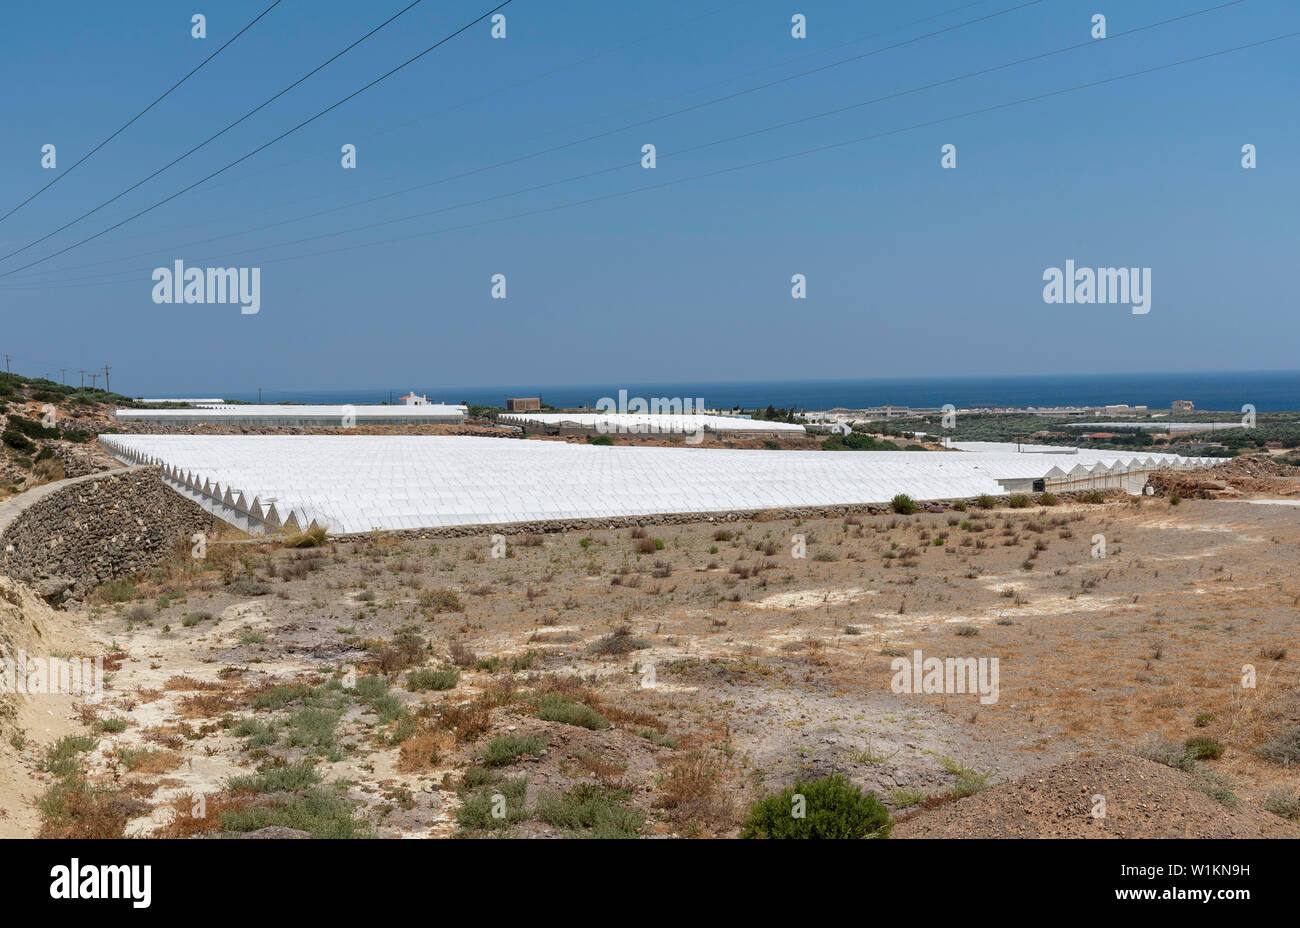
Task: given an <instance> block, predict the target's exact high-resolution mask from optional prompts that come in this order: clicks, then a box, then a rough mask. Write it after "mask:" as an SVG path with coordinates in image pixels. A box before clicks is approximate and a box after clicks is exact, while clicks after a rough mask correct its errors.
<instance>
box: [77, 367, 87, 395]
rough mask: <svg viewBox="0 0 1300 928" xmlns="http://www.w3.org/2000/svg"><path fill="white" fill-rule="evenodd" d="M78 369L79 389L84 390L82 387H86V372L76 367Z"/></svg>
mask: <svg viewBox="0 0 1300 928" xmlns="http://www.w3.org/2000/svg"><path fill="white" fill-rule="evenodd" d="M78 370H79V372H80V374H81V389H83V390H84V389H86V372H85V371H83V370H80V368H78Z"/></svg>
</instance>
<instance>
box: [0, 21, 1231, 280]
mask: <svg viewBox="0 0 1300 928" xmlns="http://www.w3.org/2000/svg"><path fill="white" fill-rule="evenodd" d="M417 2H418V0H417ZM510 2H511V0H506V2H505V3H502V4H501V6H500V7H497V8H496V9H501V7H504V6H506V4H508V3H510ZM1043 2H1044V0H1025V2H1021V3H1018V4H1016V5H1014V6H1010V7H1005V8H1003V9H1001V10H997V11H995V12H993V13H988V14H985V15H983V16H979V17H976V18H975V19H969V20H966V21H965V22H961V23H957V24H955V25H952V26H945V27H944V28H942V29H936V30H933V31H931V32H927V33H925V34H923V35H919V36H913V37H912V38H909V39H904V40H902V41H899V42H895V43H893V44H892V45H885V46H882V47H880V48H876V49H872V50H870V51H867V52H863V53H861V54H858V55H853V56H851V57H848V58H842V59H840V60H838V61H833V62H830V63H829V64H824V65H820V66H818V67H816V68H812V69H810V70H806V71H801V72H798V73H796V74H790V75H787V76H785V77H782V78H779V79H777V80H774V81H769V82H767V83H764V84H759V85H758V86H756V87H750V88H746V89H744V90H740V91H736V92H734V93H730V94H726V95H724V96H721V97H716V98H714V99H712V100H706V101H703V102H701V103H696V104H693V105H691V106H688V107H685V108H683V109H679V110H676V111H674V112H671V113H665V114H663V115H660V116H655V117H652V118H650V119H645V120H639V121H637V122H634V123H629V124H627V125H623V126H619V127H617V128H615V129H610V130H607V131H605V132H600V133H597V134H595V135H589V136H587V137H585V138H581V139H577V140H575V141H571V142H566V143H564V144H562V145H556V146H552V147H550V148H545V149H542V150H540V151H536V152H532V153H530V154H527V155H520V156H518V157H516V158H510V159H507V160H505V161H499V162H496V163H494V164H490V165H486V166H484V167H479V168H475V169H474V170H472V171H464V172H462V173H460V174H455V175H452V176H450V177H445V178H443V179H441V180H437V181H432V182H430V183H426V184H420V185H417V186H415V187H410V188H406V189H404V190H399V191H396V192H394V193H390V194H384V195H382V196H379V197H374V198H371V199H369V200H362V201H359V202H358V203H355V204H351V205H364V204H366V203H370V202H375V201H377V200H382V199H386V198H389V197H392V196H397V195H400V194H403V193H411V192H414V191H416V190H422V189H426V188H428V187H433V186H436V185H438V184H443V183H449V182H450V181H454V180H461V179H463V178H466V177H470V176H473V175H475V174H481V173H483V172H485V171H491V170H495V169H497V168H500V167H508V166H509V165H512V164H518V163H520V162H522V161H528V160H531V159H533V158H538V157H541V156H542V155H547V154H552V153H554V152H557V151H562V150H564V149H566V148H572V147H574V146H576V145H581V144H584V143H586V142H591V141H596V140H598V139H602V138H605V137H607V136H610V135H615V134H617V133H619V132H625V131H627V130H628V129H634V128H638V127H640V126H645V125H649V124H651V123H655V122H659V121H661V120H664V119H670V118H672V117H674V116H680V115H682V114H684V113H690V112H694V111H696V110H699V109H703V108H704V107H707V106H713V105H715V104H718V103H724V102H727V101H730V100H734V99H736V98H738V97H741V96H746V95H748V94H751V93H756V92H758V91H760V90H766V89H768V88H770V87H775V86H777V85H780V84H784V83H787V82H789V81H792V80H796V79H798V78H801V77H807V76H809V75H811V74H817V73H820V72H822V71H826V70H829V69H831V68H837V67H840V66H842V65H845V64H850V63H852V62H855V61H861V60H862V59H864V58H870V57H872V56H874V55H879V54H882V53H884V52H887V51H893V50H896V49H899V48H904V47H906V46H908V45H914V44H916V43H917V42H921V41H924V40H925V39H930V38H934V37H936V36H940V35H944V34H946V33H949V32H954V31H957V30H959V29H964V28H966V27H968V26H973V25H977V24H979V23H984V22H988V21H989V20H992V19H996V18H998V17H1000V16H1005V15H1007V14H1010V13H1015V12H1018V11H1020V10H1023V9H1026V8H1028V7H1031V6H1037V5H1038V4H1040V3H1043ZM1235 2H1244V0H1235ZM494 12H496V10H490V11H489V12H488V13H485V14H484V15H483V16H481V17H479V20H476V21H475V22H478V21H480V20H482V19H484V18H486V17H487V16H490V15H491V14H492V13H494ZM399 15H400V14H399ZM929 18H933V17H929ZM473 25H474V23H470V24H469V25H468V26H466V27H465V29H468V28H470V26H473ZM461 31H462V32H463V31H464V29H462V30H461ZM456 34H458V33H456ZM454 35H455V34H453V36H452V37H454ZM449 38H451V37H449ZM443 41H446V40H445V39H444V40H443ZM434 47H436V46H434ZM431 50H432V49H426V50H425V51H424V52H421V53H420V55H417V56H416V58H419V57H421V56H422V55H424V54H427V52H428V51H431ZM414 60H415V59H411V61H414ZM410 63H411V62H410V61H408V62H406V64H410ZM406 64H403V65H401V66H400V67H399V68H397V69H395V70H400V69H401V67H405V66H406ZM389 73H390V74H391V73H394V72H389ZM387 76H388V75H384V77H387ZM384 77H380V78H379V79H378V80H383V79H384ZM378 80H377V81H375V82H373V83H378ZM369 86H373V84H372V85H367V87H363V88H362V89H361V90H359V91H357V93H361V92H362V91H364V90H366V89H367V88H368V87H369ZM352 96H356V94H353V95H352ZM347 99H350V97H348V98H344V100H342V101H339V102H340V103H342V102H346V100H347ZM338 105H339V103H336V104H334V106H331V107H329V108H327V109H325V110H322V111H321V112H320V113H317V114H316V116H313V117H311V118H310V119H308V120H306V122H303V123H300V124H299V125H298V126H295V127H294V128H293V129H290V130H289V132H287V133H285V135H289V134H291V133H292V132H296V131H297V130H298V129H300V128H302V127H303V126H305V125H307V123H310V122H312V121H313V120H315V119H317V118H318V117H320V116H322V115H324V114H325V113H327V112H329V110H330V109H333V108H334V107H335V106H338ZM223 131H224V130H223ZM283 137H284V136H280V137H279V138H276V139H272V140H271V142H268V143H267V144H266V145H264V146H262V147H261V148H258V149H255V150H254V151H252V152H249V153H248V154H247V155H244V157H243V158H240V159H239V160H238V161H234V162H231V163H230V164H228V165H226V166H225V167H223V168H221V169H220V170H219V171H216V172H214V173H213V174H209V175H208V176H207V177H205V178H203V179H201V180H199V181H196V182H195V183H194V184H191V185H190V186H189V187H186V188H185V189H183V190H180V191H178V192H177V193H175V194H173V195H172V196H171V197H168V198H167V199H165V200H160V201H159V202H157V203H155V204H153V206H150V207H148V208H147V209H145V210H142V211H141V212H139V213H136V214H134V215H132V216H128V217H127V218H126V219H124V220H122V221H121V222H119V223H117V224H116V225H113V226H110V227H109V228H107V229H104V230H102V231H100V232H98V233H96V234H95V235H92V236H90V237H89V238H85V239H82V240H81V241H80V242H76V243H74V244H72V245H70V246H68V247H67V248H64V249H63V250H61V251H57V252H54V253H52V254H49V255H46V256H45V257H44V258H41V259H40V260H39V261H34V262H32V263H30V264H26V265H23V266H22V267H18V268H14V269H12V270H9V271H5V272H4V273H0V279H3V278H5V277H8V276H10V275H11V274H16V273H18V272H20V271H24V270H26V269H28V268H30V267H34V266H36V265H37V264H41V263H43V262H45V261H48V260H49V259H50V258H54V257H57V256H58V255H60V254H64V253H65V252H67V251H70V250H72V249H73V248H76V247H79V246H80V245H83V244H85V243H86V242H89V241H92V240H93V239H95V238H98V237H99V236H100V235H104V234H106V233H107V232H111V231H112V230H113V229H116V228H118V227H120V226H122V225H125V224H126V223H128V222H130V221H132V220H133V219H136V218H138V217H139V216H142V215H144V214H145V213H147V212H149V211H150V210H152V209H155V208H157V207H159V206H161V205H163V204H164V203H166V202H168V201H169V200H171V199H175V197H177V196H180V195H181V194H184V193H186V192H187V191H189V190H191V189H193V188H194V187H197V186H199V185H200V184H202V183H204V182H205V181H207V180H210V179H211V178H212V177H215V176H217V174H220V173H222V172H224V171H226V170H229V169H230V168H231V167H234V166H235V165H236V164H238V163H239V161H243V160H245V159H247V158H249V157H251V156H252V155H255V154H257V152H258V151H261V150H262V149H264V148H267V147H269V146H270V145H272V144H274V143H275V142H277V141H279V139H280V138H283ZM120 195H121V194H119V196H120ZM114 199H116V197H115V198H114ZM107 202H112V201H111V200H110V201H107ZM102 205H105V204H101V206H102ZM98 208H99V207H96V209H98ZM341 208H346V207H334V208H332V209H330V210H326V211H325V212H327V213H328V212H334V211H336V210H337V209H341ZM92 212H93V210H92ZM86 215H89V213H87V214H86ZM316 215H323V214H316ZM304 218H311V217H304ZM292 221H297V220H286V221H285V222H292ZM74 222H76V220H74ZM285 222H280V223H272V224H271V225H270V226H266V227H265V228H271V227H274V226H276V225H284V224H285ZM71 224H72V223H69V225H71ZM64 228H67V226H64ZM55 231H56V232H57V231H60V230H55ZM254 231H257V230H254ZM50 234H51V235H53V234H55V233H50ZM222 237H229V236H222ZM45 238H49V236H48V235H47V236H45ZM43 240H44V239H38V240H37V241H36V242H31V243H29V244H27V245H24V246H23V247H22V248H20V249H18V251H14V252H10V254H8V255H5V256H3V257H2V258H0V260H4V258H9V257H12V256H13V255H15V254H18V253H19V252H22V251H25V250H26V249H27V248H30V247H31V246H32V245H34V244H37V242H40V241H43ZM117 260H122V259H117Z"/></svg>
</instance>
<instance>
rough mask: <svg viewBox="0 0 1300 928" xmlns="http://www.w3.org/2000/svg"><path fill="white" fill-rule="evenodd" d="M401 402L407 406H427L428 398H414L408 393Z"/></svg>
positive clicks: (413, 395)
mask: <svg viewBox="0 0 1300 928" xmlns="http://www.w3.org/2000/svg"><path fill="white" fill-rule="evenodd" d="M402 402H403V403H405V404H406V405H407V406H428V405H430V404H429V398H428V397H427V396H416V395H415V394H414V393H408V394H406V396H404V397H402Z"/></svg>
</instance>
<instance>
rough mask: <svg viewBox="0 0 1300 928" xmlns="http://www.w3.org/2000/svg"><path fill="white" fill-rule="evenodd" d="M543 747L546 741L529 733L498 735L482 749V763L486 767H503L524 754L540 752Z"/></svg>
mask: <svg viewBox="0 0 1300 928" xmlns="http://www.w3.org/2000/svg"><path fill="white" fill-rule="evenodd" d="M545 747H546V742H544V741H542V739H541V738H534V737H533V736H531V735H498V736H497V737H495V738H493V739H492V740H491V741H489V742H488V745H487V747H486V748H485V749H484V751H483V763H484V764H485V765H486V766H488V767H503V766H505V765H506V764H513V763H514V762H515V761H517V760H518V759H519V758H521V757H523V756H524V755H525V754H540V753H541V752H542V749H543V748H545Z"/></svg>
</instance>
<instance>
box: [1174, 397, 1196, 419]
mask: <svg viewBox="0 0 1300 928" xmlns="http://www.w3.org/2000/svg"><path fill="white" fill-rule="evenodd" d="M1195 409H1196V404H1195V403H1193V402H1192V401H1191V400H1174V401H1173V402H1172V403H1170V404H1169V411H1170V412H1171V413H1173V414H1174V415H1175V416H1176V415H1178V414H1179V413H1180V412H1193V411H1194V410H1195Z"/></svg>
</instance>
